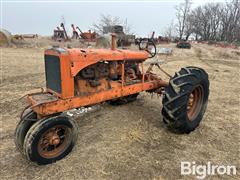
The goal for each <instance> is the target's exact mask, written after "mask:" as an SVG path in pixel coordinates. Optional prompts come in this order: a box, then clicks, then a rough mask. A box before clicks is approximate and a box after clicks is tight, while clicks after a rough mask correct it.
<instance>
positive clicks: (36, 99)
mask: <svg viewBox="0 0 240 180" xmlns="http://www.w3.org/2000/svg"><path fill="white" fill-rule="evenodd" d="M28 100H29V101H30V103H31V105H33V106H36V105H39V104H43V103H48V102H53V101H57V100H58V97H57V96H55V95H53V94H50V93H36V94H29V95H28Z"/></svg>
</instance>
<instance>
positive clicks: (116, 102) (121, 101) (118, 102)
mask: <svg viewBox="0 0 240 180" xmlns="http://www.w3.org/2000/svg"><path fill="white" fill-rule="evenodd" d="M138 95H139V93H136V94H132V95H129V96H125V97H121V98H118V99H114V100H110V101H108V103H109V104H111V105H114V106H118V105H123V104H127V103H130V102H133V101H136V100H137V96H138Z"/></svg>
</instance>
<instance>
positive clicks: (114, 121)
mask: <svg viewBox="0 0 240 180" xmlns="http://www.w3.org/2000/svg"><path fill="white" fill-rule="evenodd" d="M162 46H165V45H162ZM166 46H168V47H172V48H173V55H172V56H168V57H165V56H160V57H159V58H160V59H164V60H165V61H166V62H167V63H166V64H163V65H162V68H164V69H165V70H166V71H167V72H169V73H170V74H173V73H174V72H176V71H178V70H180V68H181V67H185V66H189V65H193V66H199V67H202V68H204V69H205V70H206V71H207V72H208V74H209V79H210V96H209V103H208V108H207V112H206V114H205V116H204V119H203V121H202V123H201V124H200V126H199V128H197V129H196V130H195V131H194V132H192V133H190V134H188V135H177V134H173V133H171V132H169V131H168V130H167V129H166V127H165V126H164V123H163V122H162V116H161V108H162V104H161V100H162V99H161V97H158V96H156V95H153V97H152V96H151V95H149V94H147V93H141V95H140V96H139V98H138V100H137V101H135V102H133V103H129V104H127V105H122V106H118V107H116V106H110V105H108V104H102V105H99V106H97V108H96V109H95V110H94V111H91V112H88V113H85V114H82V115H81V116H77V115H76V116H74V119H75V120H76V121H77V123H78V126H79V138H78V142H77V145H76V147H75V149H74V150H73V152H72V153H71V154H70V155H69V156H67V157H66V158H65V159H63V160H61V161H58V162H57V163H55V164H51V165H47V166H37V165H35V164H32V163H30V162H28V161H27V160H25V159H24V158H23V157H22V155H21V154H20V153H19V152H18V151H17V150H16V148H15V145H14V130H15V127H16V124H17V122H18V121H19V114H20V113H21V110H22V109H23V108H24V107H25V106H26V104H25V103H24V102H23V101H20V100H19V98H20V97H21V96H23V95H24V94H26V93H29V92H30V91H31V90H33V89H37V88H39V87H44V86H45V76H44V62H43V53H44V49H41V48H2V49H1V51H2V59H1V71H2V72H1V73H2V82H1V86H0V91H1V102H0V104H1V118H2V119H1V126H0V152H1V157H0V163H1V166H0V167H1V168H0V177H1V179H20V178H22V179H76V178H79V179H192V178H194V177H193V176H181V175H180V162H181V161H190V162H191V161H195V162H196V164H206V163H207V162H208V161H211V163H212V164H215V165H222V164H223V165H236V166H237V167H238V168H239V165H240V162H239V158H240V152H239V147H240V146H239V145H240V143H239V142H240V134H239V129H240V119H239V115H240V113H239V112H240V110H239V103H240V101H239V100H240V99H239V92H240V85H239V83H240V81H239V77H240V76H239V71H240V70H239V68H240V67H239V62H240V55H239V54H240V50H234V49H224V48H216V47H213V46H208V45H202V44H194V45H193V47H192V49H190V50H188V49H176V48H175V45H174V44H170V45H166ZM160 74H161V73H160ZM163 78H166V77H165V76H164V75H163ZM238 171H239V169H238ZM208 178H210V177H208ZM231 178H232V179H240V175H239V172H238V174H237V175H236V176H218V175H215V176H212V177H211V179H231Z"/></svg>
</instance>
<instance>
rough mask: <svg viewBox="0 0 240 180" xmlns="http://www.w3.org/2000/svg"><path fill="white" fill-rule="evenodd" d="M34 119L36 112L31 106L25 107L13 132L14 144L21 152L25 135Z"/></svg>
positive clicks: (35, 118)
mask: <svg viewBox="0 0 240 180" xmlns="http://www.w3.org/2000/svg"><path fill="white" fill-rule="evenodd" d="M36 120H37V114H36V113H35V112H34V111H33V110H32V109H31V108H29V107H27V108H25V109H24V110H23V112H22V114H21V116H20V121H19V122H18V124H17V127H16V129H15V133H14V137H15V139H14V140H15V145H16V147H17V149H18V150H19V151H20V152H21V153H23V143H24V139H25V136H26V134H27V132H28V130H29V129H30V128H31V126H32V125H33V124H34V123H35V121H36Z"/></svg>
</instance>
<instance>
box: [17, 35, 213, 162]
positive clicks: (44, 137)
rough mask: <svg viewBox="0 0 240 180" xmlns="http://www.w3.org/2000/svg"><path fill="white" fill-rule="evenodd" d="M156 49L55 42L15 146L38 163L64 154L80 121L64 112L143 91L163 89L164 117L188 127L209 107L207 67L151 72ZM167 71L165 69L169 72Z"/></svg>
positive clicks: (172, 125)
mask: <svg viewBox="0 0 240 180" xmlns="http://www.w3.org/2000/svg"><path fill="white" fill-rule="evenodd" d="M155 54H156V47H155V45H154V43H153V42H151V41H148V42H147V43H146V44H145V46H143V45H141V48H140V50H139V51H132V50H122V49H121V50H120V49H116V40H115V35H114V34H113V35H112V47H111V49H109V50H108V49H70V48H57V47H55V48H52V49H48V50H46V51H45V58H44V59H45V73H46V90H45V91H43V92H39V93H33V94H28V95H27V96H26V99H27V100H28V103H29V105H28V106H27V107H26V108H25V110H24V111H23V112H22V114H21V117H20V122H19V123H18V125H17V127H16V131H15V143H16V146H17V148H18V149H19V151H20V152H22V154H23V155H24V156H26V158H27V159H28V160H30V161H33V162H35V163H37V164H40V165H41V164H49V163H52V162H55V161H57V160H60V159H62V158H64V157H65V156H66V155H67V154H69V153H70V152H71V150H72V149H73V147H74V145H75V143H76V140H77V126H76V124H75V123H74V121H73V120H72V119H71V118H70V117H69V116H68V113H66V112H67V111H68V110H70V109H77V108H80V107H89V106H92V105H95V104H98V103H102V102H109V103H110V104H113V105H120V104H125V103H128V102H132V101H134V100H136V98H137V96H138V95H139V93H140V92H143V91H146V92H150V93H158V94H163V99H162V102H163V108H162V117H163V121H164V123H165V124H166V125H167V127H168V128H169V129H170V130H172V131H175V132H178V133H190V132H191V131H193V130H194V129H195V128H196V127H197V126H198V125H199V123H200V121H201V120H202V118H203V115H204V112H205V110H206V107H207V102H208V95H209V81H208V75H207V73H206V72H205V71H204V70H203V69H201V68H197V67H193V66H189V67H186V68H182V69H181V70H180V71H179V72H177V73H175V75H174V76H170V75H169V76H170V80H169V81H168V82H166V81H163V80H162V79H161V77H159V76H158V75H156V74H155V73H154V72H153V66H157V67H158V68H159V69H160V70H162V71H163V72H164V73H166V72H165V71H164V70H163V69H162V68H161V67H160V65H159V64H158V63H151V64H150V66H149V68H148V69H147V70H146V71H145V70H144V65H143V63H144V61H146V60H147V59H148V58H149V57H153V56H154V55H155ZM166 74H167V73H166Z"/></svg>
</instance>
